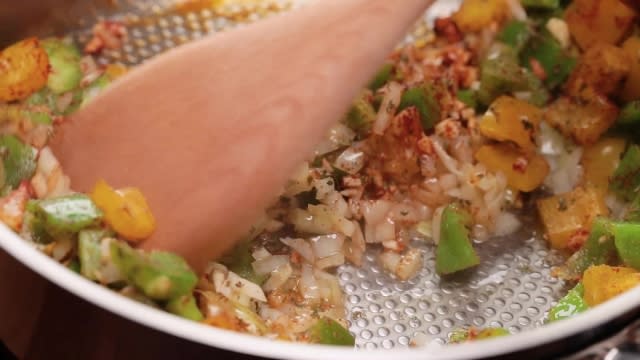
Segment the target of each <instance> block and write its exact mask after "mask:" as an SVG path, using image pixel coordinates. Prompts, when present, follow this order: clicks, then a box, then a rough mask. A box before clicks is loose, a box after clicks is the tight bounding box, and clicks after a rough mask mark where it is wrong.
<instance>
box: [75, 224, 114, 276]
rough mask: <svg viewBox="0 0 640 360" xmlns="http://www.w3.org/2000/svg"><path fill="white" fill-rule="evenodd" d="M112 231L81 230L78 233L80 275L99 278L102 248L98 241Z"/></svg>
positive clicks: (109, 234)
mask: <svg viewBox="0 0 640 360" xmlns="http://www.w3.org/2000/svg"><path fill="white" fill-rule="evenodd" d="M111 235H113V234H112V232H110V231H108V230H104V229H91V230H82V231H80V232H79V233H78V258H79V259H80V271H81V273H82V276H84V277H86V278H87V279H90V280H99V279H100V271H101V270H102V267H103V265H102V248H101V245H100V242H101V241H102V239H104V238H105V237H107V236H111Z"/></svg>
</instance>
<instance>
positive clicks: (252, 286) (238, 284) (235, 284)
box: [225, 271, 267, 302]
mask: <svg viewBox="0 0 640 360" xmlns="http://www.w3.org/2000/svg"><path fill="white" fill-rule="evenodd" d="M225 284H229V285H230V286H231V287H232V288H233V289H234V290H235V291H236V292H238V293H240V294H243V295H246V296H248V297H250V298H252V299H255V300H258V301H263V302H266V301H267V298H266V297H265V296H264V291H262V289H261V288H260V286H258V284H256V283H253V282H251V281H249V280H247V279H245V278H243V277H241V276H239V275H238V274H236V273H234V272H232V271H229V272H228V273H227V281H226V282H225Z"/></svg>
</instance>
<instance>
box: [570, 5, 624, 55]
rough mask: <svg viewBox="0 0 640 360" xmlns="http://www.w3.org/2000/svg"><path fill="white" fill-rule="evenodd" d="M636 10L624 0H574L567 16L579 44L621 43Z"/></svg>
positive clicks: (581, 45) (571, 30) (585, 46)
mask: <svg viewBox="0 0 640 360" xmlns="http://www.w3.org/2000/svg"><path fill="white" fill-rule="evenodd" d="M635 16H636V12H635V11H634V10H633V9H632V8H630V7H629V6H627V5H625V4H624V2H623V1H621V0H574V1H573V2H572V3H571V5H569V7H568V8H567V10H566V11H565V14H564V18H565V20H566V22H567V24H568V25H569V31H570V32H571V35H572V36H573V38H574V39H575V40H576V42H577V43H578V45H579V46H580V47H581V48H582V49H583V50H585V49H587V48H588V47H590V46H591V45H593V44H595V43H598V42H606V43H608V44H618V43H619V42H620V41H622V39H623V38H624V36H625V35H626V34H628V32H629V30H630V29H631V27H632V26H633V22H634V20H635Z"/></svg>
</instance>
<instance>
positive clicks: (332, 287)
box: [313, 269, 343, 307]
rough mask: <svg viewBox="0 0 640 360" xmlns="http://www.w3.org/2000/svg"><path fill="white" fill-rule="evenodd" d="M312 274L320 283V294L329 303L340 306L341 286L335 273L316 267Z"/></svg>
mask: <svg viewBox="0 0 640 360" xmlns="http://www.w3.org/2000/svg"><path fill="white" fill-rule="evenodd" d="M313 274H314V276H315V278H316V279H317V281H318V284H319V285H320V296H321V297H322V298H323V299H325V300H327V301H329V303H330V304H331V305H334V306H336V307H342V306H343V299H342V288H341V287H340V281H338V278H337V277H336V276H335V275H332V274H329V273H327V272H325V271H322V270H317V269H316V270H315V271H314V272H313Z"/></svg>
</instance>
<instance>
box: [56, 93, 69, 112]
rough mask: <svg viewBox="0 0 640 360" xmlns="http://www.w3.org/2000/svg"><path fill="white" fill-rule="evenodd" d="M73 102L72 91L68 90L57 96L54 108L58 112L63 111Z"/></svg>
mask: <svg viewBox="0 0 640 360" xmlns="http://www.w3.org/2000/svg"><path fill="white" fill-rule="evenodd" d="M72 102H73V93H71V92H68V93H65V94H63V95H60V96H59V97H58V100H57V101H56V108H57V110H58V111H59V112H61V113H63V112H65V111H66V110H67V108H68V107H69V105H71V103H72Z"/></svg>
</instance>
